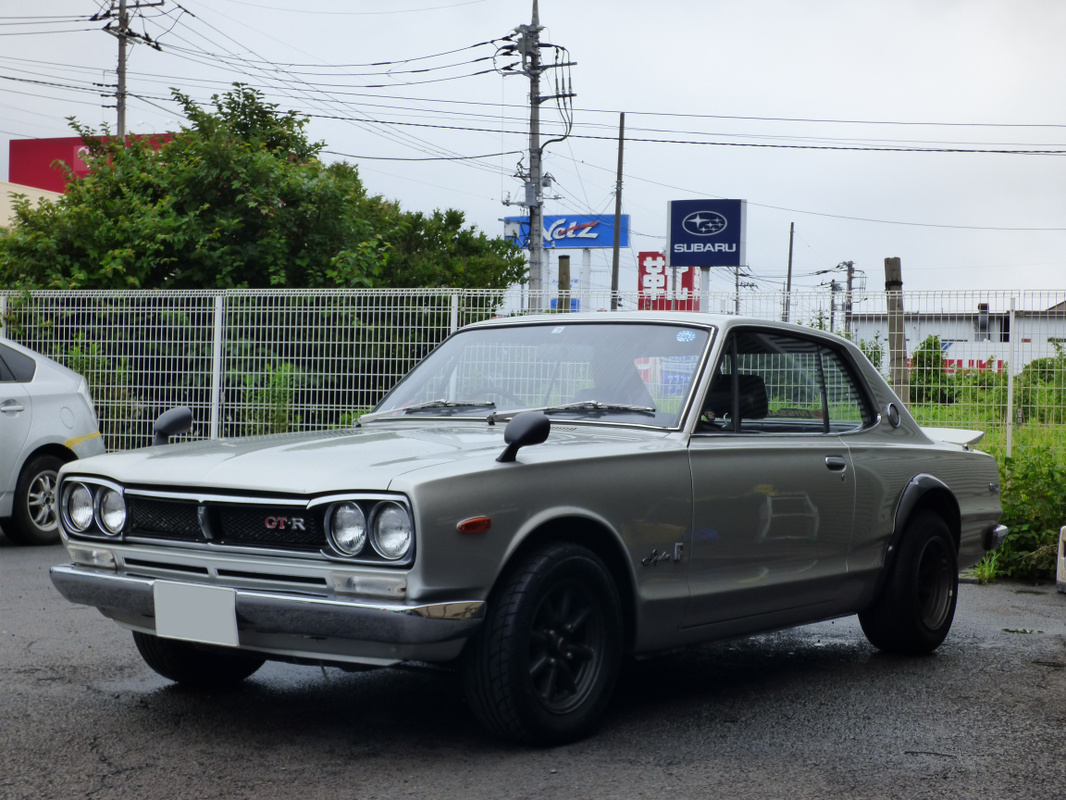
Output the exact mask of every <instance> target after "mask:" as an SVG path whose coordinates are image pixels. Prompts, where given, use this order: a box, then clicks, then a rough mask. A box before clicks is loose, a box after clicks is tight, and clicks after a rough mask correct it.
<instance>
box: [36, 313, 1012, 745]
mask: <svg viewBox="0 0 1066 800" xmlns="http://www.w3.org/2000/svg"><path fill="white" fill-rule="evenodd" d="M190 418H191V412H189V411H188V410H187V409H184V410H182V409H175V410H174V411H172V412H168V413H167V414H165V415H164V416H163V417H161V418H160V420H159V421H158V422H157V441H158V442H159V443H158V444H157V445H155V446H152V447H149V448H146V449H144V450H140V451H130V452H123V453H113V454H110V455H105V456H99V457H95V458H90V459H86V460H82V461H76V462H74V463H72V464H68V465H67V466H65V467H64V468H63V470H62V472H61V474H60V487H59V511H60V519H61V523H62V529H63V539H64V543H65V545H66V548H67V551H68V553H69V555H70V559H71V562H72V563H70V564H67V565H63V566H57V567H55V568H54V569H53V570H52V581H53V582H54V584H55V586H56V587H57V588H58V589H59V591H60V592H61V593H62V594H63V595H64V596H65V597H66V598H67V599H69V600H71V601H72V602H75V603H83V604H86V605H91V606H96V607H97V608H99V609H100V610H101V611H102V612H103V613H104V614H105V615H106V616H108V617H110V618H111V619H113V620H115V621H116V622H118V623H119V624H120V625H123V626H125V627H126V628H129V629H130V630H132V631H133V636H134V640H135V641H136V644H137V647H138V649H139V651H140V653H141V654H142V656H143V657H144V659H145V661H146V662H147V663H148V665H149V666H150V667H151V668H152V669H154V670H155V671H157V672H158V673H160V674H161V675H163V676H165V677H167V678H169V679H172V680H175V681H178V682H182V683H186V684H190V685H198V686H208V687H210V686H216V685H219V684H225V683H231V682H236V681H240V680H243V679H245V678H247V677H248V676H250V675H251V674H252V673H254V672H255V671H256V669H258V668H259V666H261V665H262V663H263V662H264V661H265V660H266V659H279V660H285V661H292V662H297V663H303V664H331V665H339V666H342V667H349V668H364V667H367V666H389V665H394V664H397V663H400V662H430V663H434V664H441V665H447V666H453V667H455V668H456V669H457V670H459V671H460V672H461V674H462V679H463V681H464V685H465V689H466V693H467V696H468V698H469V703H470V707H471V709H472V710H473V712H474V714H475V715H476V716H477V717H478V719H479V720H480V721H481V722H482V723H483V724H484V725H485V726H487V727H488V728H489V729H490V730H491V731H493V732H494V733H497V734H500V735H503V736H507V737H510V738H513V739H516V740H520V741H525V742H531V743H539V744H554V743H559V742H565V741H569V740H573V739H575V738H578V737H581V736H583V735H586V734H588V733H589V732H590V731H591V730H592V729H593V728H594V727H595V726H596V724H597V722H598V721H599V719H600V718H601V716H602V715H603V713H604V709H605V708H606V706H607V704H608V702H609V701H610V697H611V692H612V689H613V687H614V684H615V679H616V677H617V675H618V672H619V668H620V665H621V663H622V660H623V659H624V658H627V657H633V656H645V655H648V654H652V653H656V652H659V651H663V650H667V649H670V648H676V647H678V646H684V645H690V644H694V643H698V642H706V641H710V640H715V639H722V638H725V637H735V636H744V635H747V634H752V633H756V632H759V631H765V630H769V629H774V628H781V627H783V626H791V625H801V624H804V623H809V622H814V621H817V620H824V619H829V618H833V617H840V616H844V615H850V614H858V616H859V620H860V621H861V623H862V628H863V630H864V631H865V633H866V635H867V637H868V638H869V640H870V642H871V643H872V644H873V645H874V646H875V647H877V648H880V649H882V650H886V651H890V652H896V653H912V654H921V653H928V652H930V651H932V650H934V649H935V648H936V647H937V646H939V645H940V643H941V642H942V641H943V640H944V637H945V636H946V635H947V633H948V630H949V628H950V627H951V623H952V619H953V616H954V613H955V601H956V589H957V585H958V571H959V569H960V568H961V567H964V566H968V565H971V564H974V563H975V562H977V561H978V560H979V559H980V558H981V557H982V555H983V554H984V553H985V552H986V551H987V550H989V549H992V548H995V547H998V546H999V544H1000V543H1001V542H1002V539H1003V536H1004V535H1005V534H1006V530H1005V529H1004V528H1003V527H1002V526H1001V525H998V521H999V516H1000V502H999V478H998V476H997V469H996V463H995V461H994V460H993V459H992V458H991V457H990V456H988V455H986V454H984V453H981V452H979V451H977V450H974V449H972V445H973V443H974V442H975V441H976V440H977V439H979V438H980V434H976V433H973V432H960V431H944V430H940V431H926V430H923V429H922V428H920V427H919V426H918V425H917V424H916V423H915V421H914V420H913V419H912V417H911V416H910V415H909V414H908V413H907V409H906V407H905V406H904V404H903V403H902V402H901V401H900V400H899V399H898V398H897V397H896V396H895V395H894V394H893V393H892V391H891V390H890V389H889V387H888V386H887V385H886V383H885V381H884V380H883V379H882V377H881V376H880V375H879V374H878V372H877V370H876V369H874V367H873V366H872V365H871V364H870V363H869V362H868V361H867V360H866V358H865V357H864V356H863V355H862V353H861V352H860V351H859V350H858V349H857V348H856V347H855V346H854V345H852V344H851V343H849V342H848V341H846V340H845V339H843V338H841V337H839V336H836V335H833V334H828V333H823V332H819V331H816V330H811V329H809V328H804V327H800V326H797V325H791V324H784V323H773V322H765V321H757V320H751V319H744V318H741V317H731V316H713V315H706V314H681V313H657V312H635V313H612V314H565V315H564V314H559V315H552V316H542V317H526V318H513V319H502V320H493V321H488V322H483V323H478V324H476V325H472V326H470V327H467V328H464V329H462V330H460V331H459V332H458V333H456V334H454V335H453V336H451V337H450V338H449V339H447V340H446V341H445V342H444V343H442V344H441V345H440V346H439V347H438V348H437V349H436V350H434V351H433V352H432V353H431V354H430V355H429V356H428V357H427V358H426V359H424V360H423V361H422V362H421V363H420V364H419V365H418V366H417V367H415V369H413V370H412V371H411V372H410V374H408V375H407V377H405V378H404V379H403V380H402V381H400V382H399V383H398V384H397V385H396V386H395V387H394V388H393V389H392V391H390V392H389V394H388V395H387V396H386V397H385V398H384V399H383V400H382V401H381V403H379V404H378V406H377V407H376V408H375V409H374V410H373V412H372V413H369V414H366V415H364V416H363V417H362V418H361V419H360V420H359V424H358V425H357V426H356V427H355V428H353V429H347V430H335V431H328V432H318V433H304V434H281V435H276V436H264V437H253V438H245V439H231V440H221V441H205V442H193V443H185V444H167V443H166V441H167V437H168V436H171V435H173V434H175V433H180V432H182V431H184V430H186V429H187V427H188V424H189V421H190Z"/></svg>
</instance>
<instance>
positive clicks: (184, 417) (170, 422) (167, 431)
mask: <svg viewBox="0 0 1066 800" xmlns="http://www.w3.org/2000/svg"><path fill="white" fill-rule="evenodd" d="M190 430H192V409H191V408H189V407H188V406H178V407H176V408H172V409H170V410H168V411H164V412H163V413H162V414H160V415H159V416H158V417H156V420H155V426H154V429H153V432H154V433H155V436H154V438H153V439H152V444H167V443H169V442H170V437H171V436H177V435H178V434H179V433H188V432H189V431H190Z"/></svg>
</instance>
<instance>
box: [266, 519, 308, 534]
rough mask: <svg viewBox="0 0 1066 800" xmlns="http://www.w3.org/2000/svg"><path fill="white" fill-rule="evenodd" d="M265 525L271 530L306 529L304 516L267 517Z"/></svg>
mask: <svg viewBox="0 0 1066 800" xmlns="http://www.w3.org/2000/svg"><path fill="white" fill-rule="evenodd" d="M263 527H265V528H266V529H267V530H271V531H275V530H276V531H284V530H290V531H305V530H307V528H306V527H305V525H304V520H303V517H266V518H265V519H264V520H263Z"/></svg>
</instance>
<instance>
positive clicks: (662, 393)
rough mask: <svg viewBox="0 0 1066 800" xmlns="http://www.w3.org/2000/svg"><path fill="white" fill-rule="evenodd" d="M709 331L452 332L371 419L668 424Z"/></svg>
mask: <svg viewBox="0 0 1066 800" xmlns="http://www.w3.org/2000/svg"><path fill="white" fill-rule="evenodd" d="M709 341H710V331H708V330H706V329H704V328H692V327H686V326H683V325H673V324H656V323H652V322H647V323H644V322H640V323H633V322H626V323H607V322H593V323H582V322H577V323H566V322H559V323H557V324H556V323H550V324H540V323H538V324H530V325H507V326H500V327H498V328H474V329H470V330H465V331H460V332H459V333H458V334H456V335H455V336H453V337H451V338H450V339H448V340H447V341H445V342H444V343H443V344H442V345H441V346H440V347H438V348H437V349H436V350H434V351H433V352H432V353H430V355H429V356H428V357H427V358H426V359H425V360H423V361H422V362H421V363H420V364H419V365H418V366H417V367H415V368H414V369H413V370H412V371H411V373H410V374H408V376H407V377H406V378H404V379H403V380H402V381H401V382H400V383H399V384H397V385H396V387H395V388H394V389H393V390H392V391H391V392H389V394H388V395H386V396H385V399H383V400H382V401H381V403H379V404H378V406H377V408H375V409H374V414H373V415H374V416H377V415H383V416H389V417H398V416H410V417H417V416H449V417H456V416H458V417H477V418H482V419H484V418H486V417H489V416H490V415H492V416H493V417H494V418H495V419H501V418H506V417H509V416H512V415H513V413H516V412H518V411H522V410H526V409H538V410H543V411H544V412H545V413H547V414H549V415H551V416H552V417H559V418H563V419H574V420H578V419H581V420H588V421H601V422H623V423H626V424H639V425H653V426H656V427H666V428H675V427H678V425H679V424H680V421H681V415H682V413H683V412H684V409H685V406H686V405H687V403H688V400H689V396H690V395H691V393H692V387H693V382H694V379H695V375H696V373H697V371H698V369H699V366H700V364H701V363H702V361H703V358H704V354H705V353H706V350H707V345H708V342H709Z"/></svg>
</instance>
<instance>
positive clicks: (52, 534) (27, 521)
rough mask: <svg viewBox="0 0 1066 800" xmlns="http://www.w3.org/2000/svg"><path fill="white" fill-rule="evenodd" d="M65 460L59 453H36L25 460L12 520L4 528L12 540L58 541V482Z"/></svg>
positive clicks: (34, 542) (32, 541)
mask: <svg viewBox="0 0 1066 800" xmlns="http://www.w3.org/2000/svg"><path fill="white" fill-rule="evenodd" d="M65 463H66V462H65V461H63V459H61V458H59V457H58V456H52V455H42V456H36V457H34V458H32V459H30V460H29V461H28V462H26V465H25V466H24V467H23V468H22V473H21V474H20V475H19V479H18V483H17V484H15V503H14V507H13V509H12V516H11V523H10V525H9V527H10V530H8V528H5V529H4V532H5V533H6V534H7V535H8V538H9V539H11V540H12V541H13V542H18V543H19V544H30V545H47V544H57V543H58V542H59V516H58V513H59V505H58V503H57V502H56V486H57V483H58V474H59V468H60V467H61V466H63V464H65Z"/></svg>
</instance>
